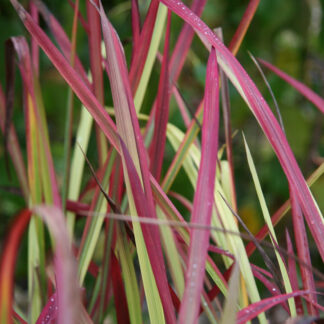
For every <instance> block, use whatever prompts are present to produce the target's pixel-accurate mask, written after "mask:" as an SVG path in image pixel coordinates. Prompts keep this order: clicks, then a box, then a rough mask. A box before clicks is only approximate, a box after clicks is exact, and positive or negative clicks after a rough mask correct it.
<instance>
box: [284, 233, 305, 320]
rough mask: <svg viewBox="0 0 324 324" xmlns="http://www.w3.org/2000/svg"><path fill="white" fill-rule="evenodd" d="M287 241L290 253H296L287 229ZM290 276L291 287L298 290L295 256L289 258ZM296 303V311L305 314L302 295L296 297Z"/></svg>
mask: <svg viewBox="0 0 324 324" xmlns="http://www.w3.org/2000/svg"><path fill="white" fill-rule="evenodd" d="M286 241H287V252H288V253H289V254H290V255H295V254H294V249H293V245H292V242H291V239H290V235H289V232H288V230H287V229H286ZM288 276H289V279H290V282H291V288H292V290H293V291H296V290H298V289H299V287H298V286H299V285H298V276H297V269H296V262H295V260H294V259H293V258H288ZM295 303H296V311H297V314H298V315H303V313H304V311H303V304H302V301H301V298H300V297H296V298H295Z"/></svg>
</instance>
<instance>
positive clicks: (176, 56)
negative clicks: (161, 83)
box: [170, 0, 207, 84]
mask: <svg viewBox="0 0 324 324" xmlns="http://www.w3.org/2000/svg"><path fill="white" fill-rule="evenodd" d="M206 2H207V0H194V1H193V3H192V5H191V10H192V12H194V13H195V14H196V15H197V16H198V17H200V15H201V14H202V11H203V9H204V7H205V4H206ZM193 36H194V31H193V30H192V28H191V27H190V25H189V24H186V23H185V24H184V26H183V28H182V30H181V32H180V35H179V38H178V40H177V43H176V45H175V47H174V50H173V54H172V57H171V59H170V80H171V83H172V84H174V83H176V82H177V80H178V77H179V75H180V72H181V70H182V67H183V65H184V62H185V60H186V57H187V53H188V50H189V48H190V44H191V41H192V39H193Z"/></svg>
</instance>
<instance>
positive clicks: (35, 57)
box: [30, 1, 39, 76]
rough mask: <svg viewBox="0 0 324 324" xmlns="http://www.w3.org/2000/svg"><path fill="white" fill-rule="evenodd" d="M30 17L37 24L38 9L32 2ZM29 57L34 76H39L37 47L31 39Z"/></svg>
mask: <svg viewBox="0 0 324 324" xmlns="http://www.w3.org/2000/svg"><path fill="white" fill-rule="evenodd" d="M30 15H31V16H32V17H33V19H34V21H35V23H36V24H37V25H38V24H39V16H38V9H37V7H36V5H35V3H34V1H31V2H30ZM31 54H32V55H31V56H32V61H33V69H34V72H35V74H36V76H38V75H39V47H38V44H37V42H36V41H35V40H34V39H33V38H32V39H31Z"/></svg>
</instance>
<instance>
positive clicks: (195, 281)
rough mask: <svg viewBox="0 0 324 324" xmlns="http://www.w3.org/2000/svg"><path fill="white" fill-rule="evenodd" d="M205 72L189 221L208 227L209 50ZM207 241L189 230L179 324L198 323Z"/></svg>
mask: <svg viewBox="0 0 324 324" xmlns="http://www.w3.org/2000/svg"><path fill="white" fill-rule="evenodd" d="M206 73H207V76H206V88H205V97H204V118H203V126H202V156H201V162H200V167H199V173H198V180H197V181H198V182H197V189H196V194H195V198H194V204H193V212H192V217H191V222H192V223H197V224H203V225H210V222H211V216H212V208H213V194H214V187H215V172H216V160H217V149H218V122H219V94H218V91H219V89H218V87H219V85H218V68H217V59H216V53H215V50H214V49H212V50H211V53H210V57H209V60H208V65H207V72H206ZM208 242H209V233H208V232H205V231H196V230H192V231H191V234H190V245H189V261H188V266H187V267H188V269H187V273H186V286H185V291H184V296H183V299H182V302H181V307H180V313H179V323H195V322H196V321H197V317H198V312H199V305H200V303H199V301H200V298H201V292H202V289H203V279H204V273H205V264H206V257H207V249H208Z"/></svg>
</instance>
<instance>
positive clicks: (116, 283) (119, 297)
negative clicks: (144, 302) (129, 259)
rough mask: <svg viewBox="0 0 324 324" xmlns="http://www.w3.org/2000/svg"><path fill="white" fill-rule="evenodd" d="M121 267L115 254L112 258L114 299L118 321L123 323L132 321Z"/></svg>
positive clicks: (126, 323)
mask: <svg viewBox="0 0 324 324" xmlns="http://www.w3.org/2000/svg"><path fill="white" fill-rule="evenodd" d="M121 272H122V271H121V268H120V266H119V263H118V260H117V258H116V256H115V255H114V254H112V258H111V281H112V286H113V290H114V301H115V307H116V315H117V322H118V323H122V324H128V323H130V320H129V313H128V306H127V301H126V294H125V289H124V283H123V279H122V276H121Z"/></svg>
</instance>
